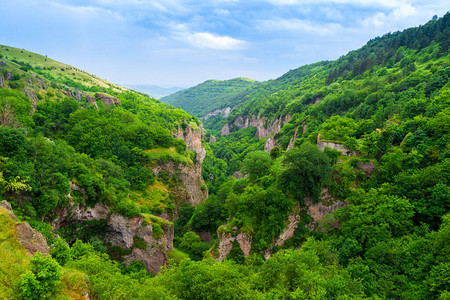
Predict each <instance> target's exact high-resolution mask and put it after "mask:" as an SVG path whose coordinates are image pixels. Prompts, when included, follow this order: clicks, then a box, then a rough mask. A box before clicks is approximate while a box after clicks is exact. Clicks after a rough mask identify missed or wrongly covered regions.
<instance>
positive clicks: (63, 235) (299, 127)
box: [0, 13, 450, 299]
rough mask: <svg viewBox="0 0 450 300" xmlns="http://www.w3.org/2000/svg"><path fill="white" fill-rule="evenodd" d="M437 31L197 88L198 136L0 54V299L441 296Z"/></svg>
mask: <svg viewBox="0 0 450 300" xmlns="http://www.w3.org/2000/svg"><path fill="white" fill-rule="evenodd" d="M449 33H450V13H447V14H446V15H445V16H443V17H442V18H434V19H433V20H431V21H429V22H428V23H427V24H425V25H423V26H420V27H417V28H411V29H407V30H405V31H403V32H396V33H390V34H386V35H385V36H383V37H378V38H375V39H373V40H371V41H369V42H368V43H367V45H365V46H364V47H362V48H361V49H358V50H355V51H352V52H350V53H349V54H347V55H345V56H343V57H341V58H339V59H338V60H335V61H329V62H319V63H316V64H312V65H308V66H303V67H300V68H298V69H295V70H291V71H289V72H288V73H286V74H285V75H283V76H282V77H280V78H278V79H275V80H271V81H267V82H263V83H251V85H250V86H247V85H246V84H245V88H244V87H243V86H244V84H243V85H241V86H240V88H239V89H235V88H232V89H231V90H232V91H230V93H229V94H228V92H220V91H221V90H219V88H218V87H215V88H214V89H216V88H217V90H218V92H220V93H219V94H220V95H221V96H220V101H222V102H215V103H214V105H217V106H214V107H213V106H209V104H211V105H212V102H211V103H209V102H205V101H206V100H208V99H212V96H211V95H213V94H214V93H215V92H214V93H211V94H209V92H208V93H206V92H205V93H202V94H201V95H200V94H199V95H200V97H198V96H197V94H196V93H192V94H191V95H189V97H187V98H185V100H186V102H185V103H184V104H183V105H185V106H186V107H191V108H192V109H194V110H195V111H191V112H192V113H194V114H197V116H204V115H206V114H207V113H208V112H211V111H212V110H215V109H218V108H226V107H230V109H231V112H229V115H228V116H227V117H225V118H224V117H223V114H217V115H215V116H211V117H209V118H208V119H207V120H203V126H205V128H206V131H204V130H203V128H202V125H201V124H200V121H199V120H198V119H197V117H193V116H190V115H189V114H187V113H186V112H184V111H182V110H181V109H177V108H174V107H172V106H170V105H166V104H163V103H161V102H159V101H158V100H154V99H151V98H149V97H147V96H145V95H142V94H139V93H136V92H133V91H130V90H126V89H123V88H120V87H118V86H115V85H113V84H110V83H107V82H105V81H102V80H100V79H98V78H96V77H94V76H92V75H89V74H87V73H85V72H82V71H79V70H77V69H75V68H73V67H70V66H67V65H62V64H60V63H57V62H54V61H52V60H50V59H48V58H46V57H43V56H39V55H37V54H33V53H30V52H27V51H24V50H20V49H15V48H12V47H8V46H0V47H1V48H0V64H1V65H0V68H1V69H0V125H1V126H0V200H7V202H6V201H4V202H2V205H1V207H0V218H1V222H0V223H1V224H2V225H1V231H0V233H1V238H0V253H1V256H2V257H4V258H5V259H2V260H1V262H0V273H1V274H4V275H2V276H0V278H1V279H0V297H1V298H6V299H15V298H18V299H21V298H24V299H45V298H47V299H83V298H84V297H85V296H86V295H88V296H89V297H90V298H91V299H97V298H98V299H353V298H356V299H365V298H370V299H392V298H397V299H447V298H449V297H450V291H449V289H448V282H449V278H450V246H449V245H450V214H449V211H450V210H449V209H450V188H449V174H450V172H449V171H450V157H449V155H450V148H449V124H450V108H449V107H450V106H449V102H450V84H449V76H450V53H449V37H450V34H449ZM206 83H208V84H212V82H206ZM206 83H205V84H206ZM221 83H224V82H221ZM207 86H208V85H207ZM231 87H233V85H231ZM241 88H242V89H241ZM238 90H239V91H238ZM192 91H193V90H191V92H192ZM185 92H186V91H185ZM225 94H226V95H227V96H226V97H224V96H223V95H225ZM217 99H219V98H217ZM197 100H198V101H197ZM224 100H226V102H223V101H224ZM218 101H219V100H218ZM208 103H209V104H208ZM219 103H220V104H219ZM207 104H208V105H207ZM182 107H183V106H182ZM206 141H209V142H206ZM200 166H201V167H200ZM26 222H27V223H26ZM28 223H29V224H30V225H31V227H30V226H29V225H28ZM41 252H42V253H47V254H48V255H41V254H40V253H41ZM33 254H34V255H33ZM31 255H33V256H31ZM160 267H161V268H160ZM158 272H159V273H158ZM5 274H6V276H5Z"/></svg>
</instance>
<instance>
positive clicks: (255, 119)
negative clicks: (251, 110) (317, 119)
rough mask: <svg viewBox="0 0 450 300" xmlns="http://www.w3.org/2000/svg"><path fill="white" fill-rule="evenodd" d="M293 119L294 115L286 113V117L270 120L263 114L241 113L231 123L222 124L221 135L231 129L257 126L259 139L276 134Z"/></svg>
mask: <svg viewBox="0 0 450 300" xmlns="http://www.w3.org/2000/svg"><path fill="white" fill-rule="evenodd" d="M291 119H292V116H290V115H286V116H284V117H279V118H278V119H274V120H268V119H267V118H266V117H261V114H258V115H257V116H255V115H252V116H251V117H246V118H245V119H244V117H243V116H241V115H239V116H237V117H236V119H234V121H233V123H231V125H230V124H229V123H225V124H224V125H223V126H222V130H221V132H220V135H221V136H225V135H228V134H230V132H231V131H235V130H240V129H243V128H248V127H256V137H257V138H258V139H263V138H265V137H268V136H270V135H274V134H275V133H277V132H279V131H280V130H281V128H282V127H283V126H284V124H286V123H287V122H289V121H290V120H291Z"/></svg>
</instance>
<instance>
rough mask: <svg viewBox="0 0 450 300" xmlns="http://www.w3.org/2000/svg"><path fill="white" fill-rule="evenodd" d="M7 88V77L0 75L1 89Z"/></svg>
mask: <svg viewBox="0 0 450 300" xmlns="http://www.w3.org/2000/svg"><path fill="white" fill-rule="evenodd" d="M4 86H5V77H3V74H0V89H1V88H2V87H4Z"/></svg>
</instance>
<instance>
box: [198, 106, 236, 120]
mask: <svg viewBox="0 0 450 300" xmlns="http://www.w3.org/2000/svg"><path fill="white" fill-rule="evenodd" d="M230 112H231V108H230V107H227V108H223V109H216V110H213V111H212V112H209V113H207V114H206V115H205V116H204V117H203V118H202V119H204V120H208V119H209V118H211V117H214V116H217V115H219V114H222V117H223V118H227V117H228V116H229V115H230Z"/></svg>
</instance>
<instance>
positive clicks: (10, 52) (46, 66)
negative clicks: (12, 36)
mask: <svg viewBox="0 0 450 300" xmlns="http://www.w3.org/2000/svg"><path fill="white" fill-rule="evenodd" d="M0 54H1V55H3V56H4V58H3V59H5V58H6V57H7V58H8V59H9V60H12V59H15V60H17V61H19V62H24V63H26V64H30V65H31V66H32V67H33V68H35V69H38V70H40V71H41V72H43V73H45V74H49V75H51V76H52V77H54V78H68V79H71V80H73V81H75V82H78V83H80V84H83V85H84V86H87V87H92V86H100V87H103V88H111V89H113V90H115V91H123V90H126V89H124V88H122V87H119V86H117V85H115V84H112V83H110V82H108V81H106V80H103V79H101V78H98V77H97V76H95V75H92V74H89V73H87V72H85V71H82V70H80V69H77V68H75V67H72V66H69V65H66V64H63V63H60V62H57V61H55V60H53V59H51V58H48V57H46V56H43V55H40V54H36V53H33V52H29V51H26V50H23V49H18V48H14V47H10V46H5V45H0ZM0 60H2V59H0Z"/></svg>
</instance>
